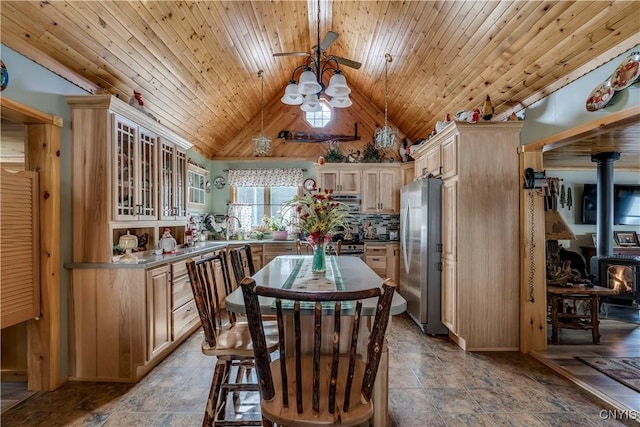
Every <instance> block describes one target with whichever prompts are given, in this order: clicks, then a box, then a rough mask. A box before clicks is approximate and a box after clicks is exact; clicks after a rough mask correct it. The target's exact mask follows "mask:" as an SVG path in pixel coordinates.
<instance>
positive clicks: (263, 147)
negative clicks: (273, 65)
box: [252, 70, 271, 156]
mask: <svg viewBox="0 0 640 427" xmlns="http://www.w3.org/2000/svg"><path fill="white" fill-rule="evenodd" d="M263 74H264V71H262V70H260V71H258V77H260V135H258V136H254V137H253V139H252V142H253V155H254V156H270V155H271V138H267V137H266V136H264V77H263Z"/></svg>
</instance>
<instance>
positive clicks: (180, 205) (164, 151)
mask: <svg viewBox="0 0 640 427" xmlns="http://www.w3.org/2000/svg"><path fill="white" fill-rule="evenodd" d="M160 162H161V168H160V219H163V220H178V219H186V217H187V186H186V176H187V153H186V152H185V151H184V150H182V149H181V148H180V147H178V146H176V145H175V144H174V143H173V142H171V141H164V140H163V141H162V142H161V144H160Z"/></svg>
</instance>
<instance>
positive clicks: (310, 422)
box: [261, 355, 373, 426]
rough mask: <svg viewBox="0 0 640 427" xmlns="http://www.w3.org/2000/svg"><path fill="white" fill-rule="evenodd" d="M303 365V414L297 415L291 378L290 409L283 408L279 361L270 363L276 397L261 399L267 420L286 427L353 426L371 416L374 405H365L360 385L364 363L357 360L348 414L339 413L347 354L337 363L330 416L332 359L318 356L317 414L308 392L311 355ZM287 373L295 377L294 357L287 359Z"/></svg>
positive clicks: (346, 368)
mask: <svg viewBox="0 0 640 427" xmlns="http://www.w3.org/2000/svg"><path fill="white" fill-rule="evenodd" d="M301 362H302V376H303V384H302V387H303V388H302V395H303V398H304V401H303V405H304V412H303V413H302V414H300V415H298V411H297V409H296V395H295V393H296V389H295V386H294V385H293V383H292V382H291V379H290V386H289V408H288V409H284V406H283V404H282V395H281V394H280V393H279V390H282V377H281V375H280V372H281V371H280V360H275V361H273V362H272V363H271V374H272V377H273V385H274V388H275V390H276V395H275V397H274V398H273V399H271V400H270V401H265V400H263V401H262V402H261V405H262V414H263V415H264V416H265V417H266V418H268V419H269V420H272V421H275V422H276V423H277V424H278V425H285V426H319V425H341V426H352V425H358V424H361V423H363V422H365V421H367V420H368V419H370V418H371V416H372V415H373V404H372V402H371V401H369V402H366V401H365V399H364V398H362V397H361V396H362V394H361V392H360V385H361V384H362V378H363V375H364V370H365V363H364V362H363V361H362V360H360V359H357V360H356V366H355V371H354V375H353V383H352V387H351V393H350V394H351V397H350V405H349V411H348V412H346V413H344V412H343V411H342V408H343V403H344V382H345V381H346V379H347V371H348V365H349V357H348V355H345V356H341V357H340V358H339V362H338V377H337V378H338V385H337V394H336V408H335V413H334V414H330V413H329V411H328V396H329V392H328V390H329V382H330V379H331V357H329V356H321V358H320V413H319V414H318V415H314V414H313V408H312V402H311V396H312V393H311V389H312V388H313V358H312V356H311V355H309V356H308V357H303V358H302V359H301ZM287 372H289V375H294V372H295V361H294V359H293V358H288V359H287Z"/></svg>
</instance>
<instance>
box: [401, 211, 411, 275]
mask: <svg viewBox="0 0 640 427" xmlns="http://www.w3.org/2000/svg"><path fill="white" fill-rule="evenodd" d="M409 210H410V209H409V201H408V200H406V203H405V205H404V210H403V211H402V216H403V218H402V219H401V220H400V250H401V251H402V260H403V262H404V271H406V272H407V273H409V264H410V261H411V260H410V259H409V257H410V256H411V248H410V247H409V246H408V244H411V242H410V240H409V230H410V229H411V228H410V224H409Z"/></svg>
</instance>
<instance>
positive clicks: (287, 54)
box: [273, 52, 309, 56]
mask: <svg viewBox="0 0 640 427" xmlns="http://www.w3.org/2000/svg"><path fill="white" fill-rule="evenodd" d="M273 56H309V52H282V53H274V54H273Z"/></svg>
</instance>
